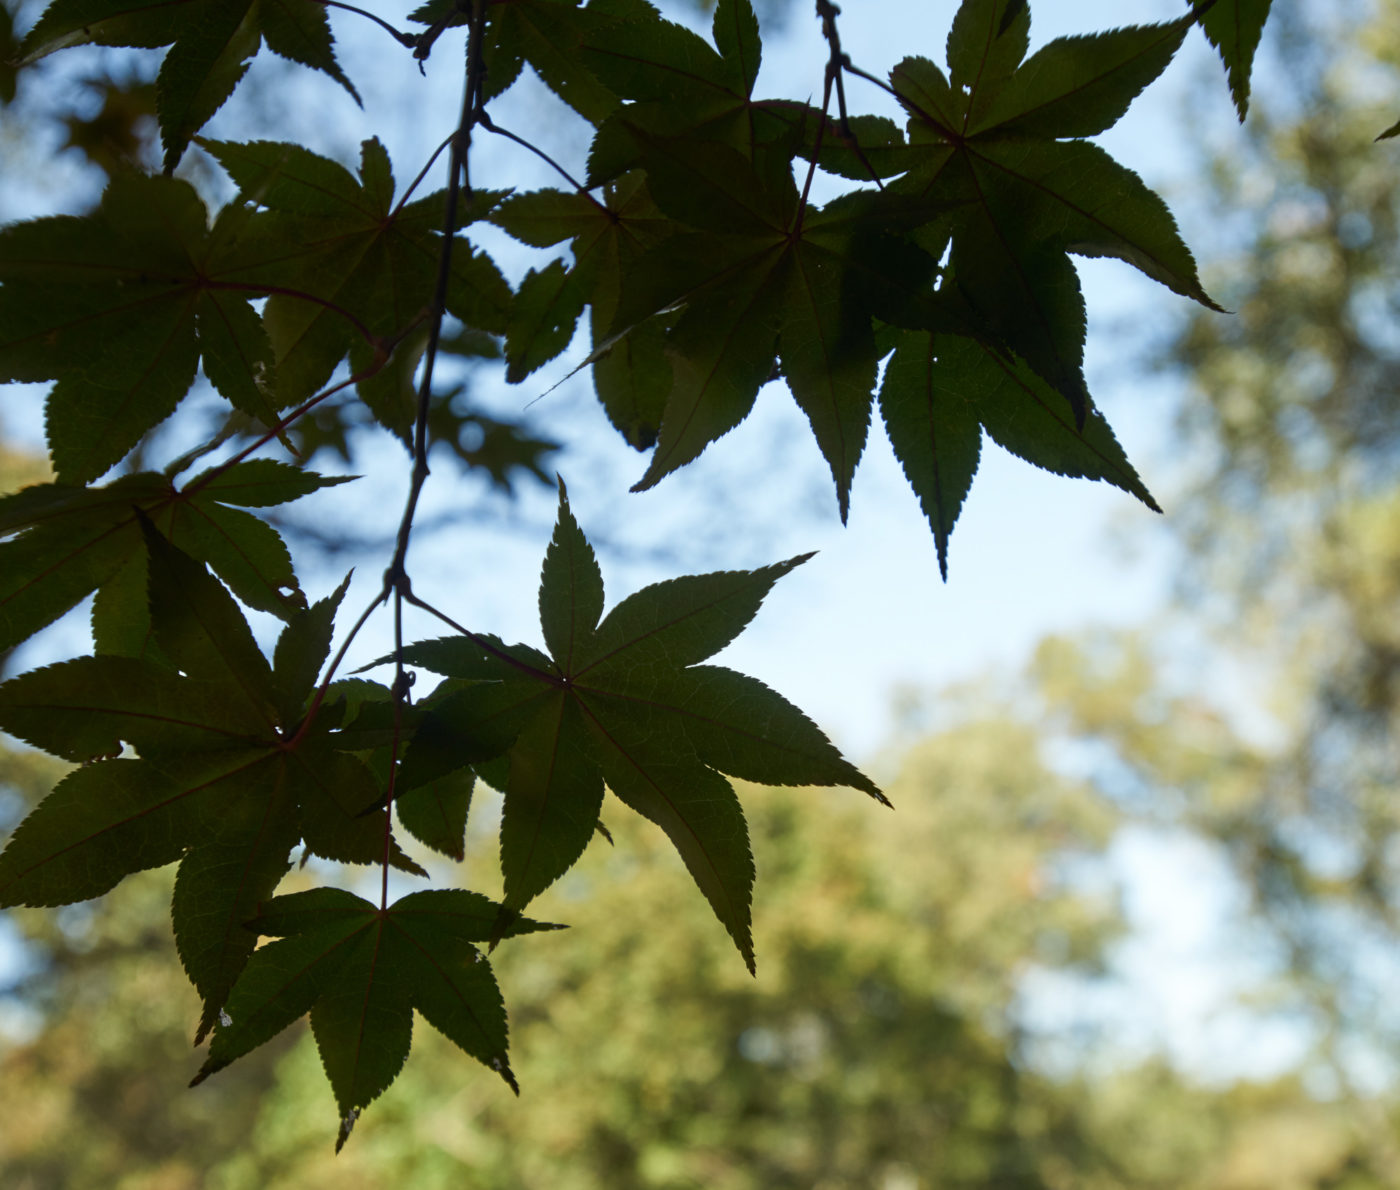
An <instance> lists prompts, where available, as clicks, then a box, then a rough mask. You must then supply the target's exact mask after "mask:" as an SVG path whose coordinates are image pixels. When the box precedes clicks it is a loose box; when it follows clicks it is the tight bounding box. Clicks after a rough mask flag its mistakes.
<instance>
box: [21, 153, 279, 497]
mask: <svg viewBox="0 0 1400 1190" xmlns="http://www.w3.org/2000/svg"><path fill="white" fill-rule="evenodd" d="M238 215H239V213H238V212H237V211H236V210H234V209H232V208H225V209H224V211H222V212H221V213H220V217H219V219H218V220H216V222H215V225H214V227H213V228H212V229H211V228H210V227H209V226H208V214H207V212H206V210H205V207H204V204H203V202H201V201H200V199H199V197H198V196H197V195H196V194H195V192H194V189H193V187H191V186H190V185H189V183H188V182H183V181H180V180H178V179H174V178H146V177H139V176H136V175H122V176H119V177H117V178H115V179H113V181H112V182H111V183H110V184H109V185H108V187H107V189H106V190H105V191H104V192H103V196H102V203H101V206H100V207H99V208H98V210H97V212H96V213H94V214H93V215H89V216H84V217H75V216H71V215H60V216H54V217H51V218H47V219H35V220H31V221H30V222H27V223H17V224H13V225H12V226H10V227H7V228H5V229H4V230H3V231H0V282H3V285H0V380H30V381H36V380H50V379H55V378H56V379H57V381H58V383H57V384H55V385H54V388H53V391H52V392H51V393H50V394H49V398H48V404H47V406H46V409H45V426H46V431H47V436H48V443H49V451H50V454H51V456H52V458H53V464H54V470H55V472H56V473H57V475H58V478H59V480H60V481H62V482H64V483H69V484H75V483H85V482H87V481H89V480H92V479H96V478H97V477H98V476H100V475H102V474H103V473H104V472H105V471H107V470H108V469H109V468H110V467H112V466H113V465H114V464H115V463H117V462H118V461H119V460H120V459H121V458H122V457H123V456H124V455H125V454H126V453H127V452H128V451H129V450H130V449H131V448H132V447H133V446H135V445H136V443H137V442H138V441H139V440H140V438H141V436H142V435H143V434H145V433H146V432H147V431H148V430H150V429H152V428H154V427H155V426H157V425H159V424H160V423H161V422H162V421H164V420H165V419H166V418H167V417H168V416H170V414H171V413H173V412H174V411H175V408H176V406H177V405H178V404H179V403H180V401H181V400H182V399H183V398H184V396H185V394H186V393H187V392H188V391H189V389H190V386H191V384H192V383H193V382H194V377H195V366H196V364H197V363H198V361H199V359H200V357H201V356H202V357H203V360H204V368H205V372H206V374H207V376H208V377H209V380H210V382H211V383H212V384H213V385H214V387H215V388H216V389H217V390H218V391H219V392H220V393H221V395H223V396H224V397H226V398H227V399H228V400H229V401H230V402H231V403H232V404H233V406H234V407H235V408H237V409H241V410H243V411H244V412H246V413H249V414H251V415H252V416H253V417H256V418H258V419H259V420H260V421H262V422H264V423H265V424H272V423H274V422H275V421H276V411H277V409H278V408H279V407H280V406H279V404H278V402H277V401H276V400H275V399H274V384H273V367H274V361H273V355H272V347H271V344H270V342H269V341H268V337H267V334H266V332H265V331H264V330H263V325H262V322H261V320H260V319H259V317H258V314H257V312H256V311H255V310H254V309H253V308H252V306H251V305H249V299H250V298H254V297H257V296H259V295H260V292H265V291H259V290H258V288H257V287H256V286H254V285H249V284H246V283H241V282H230V281H228V280H226V279H223V278H221V276H220V273H221V271H222V270H223V269H224V268H226V267H227V265H228V255H227V250H228V247H229V243H228V241H229V240H230V238H231V228H232V227H233V226H234V225H235V224H236V223H237V221H238Z"/></svg>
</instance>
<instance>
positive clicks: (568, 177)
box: [477, 112, 608, 212]
mask: <svg viewBox="0 0 1400 1190" xmlns="http://www.w3.org/2000/svg"><path fill="white" fill-rule="evenodd" d="M477 123H478V124H479V125H480V126H481V127H482V128H484V129H485V130H486V131H487V132H494V133H495V134H496V135H497V136H503V137H505V138H506V140H511V141H514V142H515V143H516V144H517V145H519V146H520V147H521V148H522V149H528V150H529V151H530V152H531V153H533V154H534V155H535V156H536V157H538V158H539V159H540V160H541V161H543V162H544V163H545V164H547V165H550V166H552V167H553V168H554V170H555V172H556V173H558V175H559V176H560V177H561V178H563V179H564V181H566V182H568V183H569V185H570V186H572V187H573V188H574V189H575V190H577V191H578V192H579V193H580V194H582V195H583V196H584V198H586V199H588V201H589V202H591V203H592V204H593V205H594V206H595V207H597V208H598V209H599V210H600V211H605V212H606V211H607V209H608V208H607V207H606V206H605V205H604V204H603V203H601V202H599V201H598V200H597V199H596V198H594V197H593V195H592V194H591V193H589V191H588V188H587V187H586V186H584V185H583V184H582V183H580V182H579V181H578V180H577V179H576V178H575V177H574V176H573V174H571V173H569V171H568V170H567V169H565V168H564V167H563V166H562V165H560V164H559V162H557V161H555V160H554V158H553V157H551V156H550V155H549V154H548V153H546V152H545V151H544V150H543V149H541V148H540V147H539V146H538V145H535V144H532V143H531V142H530V141H527V140H526V139H525V138H524V137H523V136H517V135H516V134H515V133H514V132H511V131H510V129H508V128H502V127H501V126H500V125H499V124H497V123H496V122H495V121H493V120H492V119H491V117H490V116H488V115H487V114H486V113H485V112H482V113H481V115H480V117H479V118H478V119H477Z"/></svg>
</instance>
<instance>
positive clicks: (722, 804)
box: [402, 484, 884, 967]
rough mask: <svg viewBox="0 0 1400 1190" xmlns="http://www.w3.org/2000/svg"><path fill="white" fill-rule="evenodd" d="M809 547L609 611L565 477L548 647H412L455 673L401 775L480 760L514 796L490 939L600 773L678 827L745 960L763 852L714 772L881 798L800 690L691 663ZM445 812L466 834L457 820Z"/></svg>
mask: <svg viewBox="0 0 1400 1190" xmlns="http://www.w3.org/2000/svg"><path fill="white" fill-rule="evenodd" d="M805 560H806V558H805V557H799V558H793V559H790V560H789V561H787V562H783V563H779V564H778V565H776V566H769V567H765V568H763V569H760V570H755V571H734V572H721V573H717V574H708V575H692V576H688V577H685V578H680V579H674V580H671V581H670V582H664V583H657V584H654V585H652V586H650V587H647V588H645V589H643V590H641V591H639V592H637V593H636V594H634V595H632V596H629V597H628V598H627V599H624V600H623V601H622V602H621V603H620V604H618V605H617V607H615V608H614V609H613V610H612V611H611V612H610V613H609V614H608V615H607V616H606V617H604V618H603V619H602V621H601V623H599V613H600V611H601V610H602V605H603V582H602V576H601V574H600V573H599V571H598V567H597V562H596V560H595V558H594V555H593V551H592V549H591V548H590V547H589V545H588V542H587V539H586V538H585V537H584V535H583V533H582V532H581V531H580V529H579V527H578V525H577V523H576V522H575V520H574V518H573V514H572V512H571V511H570V509H569V505H568V501H567V498H566V496H565V493H564V490H563V485H562V484H561V485H560V502H559V521H558V524H557V526H556V529H555V534H554V538H553V540H552V541H551V544H550V547H549V550H548V552H547V554H546V558H545V564H544V567H543V571H542V574H541V583H540V617H541V623H542V625H543V628H544V635H545V641H546V643H547V645H548V647H549V649H550V653H551V655H552V662H551V660H550V659H549V658H544V657H541V656H539V655H538V654H535V653H533V651H532V650H531V651H525V650H522V649H521V648H520V646H515V647H513V648H508V647H506V646H502V645H500V644H499V642H496V641H495V640H494V638H487V637H482V636H462V637H457V638H446V639H443V640H438V641H426V642H421V643H419V644H417V645H412V646H410V647H409V648H408V649H407V650H405V652H406V655H407V660H409V661H410V662H411V663H412V664H417V665H423V666H425V667H427V668H431V669H434V670H436V671H437V672H439V673H443V674H446V675H448V676H449V678H450V679H451V683H444V687H443V688H442V690H443V693H442V694H441V695H440V694H439V693H438V692H434V694H433V695H431V696H430V698H429V699H428V704H429V710H428V712H427V714H426V715H425V717H424V719H423V721H422V723H421V725H420V727H419V729H418V732H417V733H416V735H415V737H414V739H413V742H412V744H411V745H410V747H409V749H408V753H407V755H406V756H405V759H404V764H403V768H402V775H403V778H404V781H405V784H406V786H407V787H408V788H409V789H413V788H415V787H422V786H426V785H428V784H429V783H430V782H434V781H438V780H441V779H443V777H444V775H445V774H450V773H452V772H454V771H456V770H459V769H461V768H464V767H465V766H466V765H472V766H473V767H474V768H475V769H476V771H477V774H478V775H479V776H481V777H482V779H483V780H486V781H488V782H489V783H490V784H492V785H494V786H496V787H497V788H499V789H501V790H502V792H503V793H504V795H505V806H504V811H503V818H502V825H501V867H502V871H503V873H504V876H505V909H504V910H503V911H502V913H501V915H500V917H499V919H498V921H497V923H496V926H495V927H494V929H493V937H494V936H495V934H496V933H497V932H498V931H501V930H504V929H505V927H506V926H508V925H509V924H510V922H511V921H512V920H513V919H512V912H513V911H517V910H519V909H520V908H522V907H523V906H524V905H525V904H526V903H527V902H528V901H529V900H530V899H531V898H533V897H534V896H536V895H538V894H539V893H540V892H542V891H543V890H544V889H545V888H547V887H548V886H549V885H550V884H552V883H553V882H554V881H555V880H556V879H558V877H559V876H560V875H562V874H563V872H565V871H566V870H567V869H568V868H569V867H570V866H572V864H573V863H574V862H575V860H576V859H577V858H578V856H579V855H580V854H581V853H582V852H583V850H584V849H585V848H586V847H587V845H588V843H589V841H590V840H591V839H592V837H593V835H594V834H595V833H596V832H597V830H598V815H599V810H600V806H601V801H602V796H603V784H604V782H606V783H607V785H608V787H609V788H611V789H612V790H613V792H614V793H615V794H617V796H618V797H620V798H621V799H622V800H623V801H625V802H627V803H628V804H629V805H631V806H633V808H635V809H637V810H638V811H639V812H640V813H642V814H643V815H645V816H646V817H648V818H651V819H652V820H653V821H655V822H657V823H658V824H659V825H661V827H662V828H663V829H664V830H665V831H666V832H667V833H668V835H670V837H671V839H672V841H673V842H674V844H675V846H676V848H677V850H678V851H679V852H680V854H681V856H682V857H683V859H684V860H685V862H686V865H687V867H688V868H689V869H690V871H691V874H692V876H693V877H694V879H695V880H696V882H697V884H698V885H699V886H700V888H701V890H702V891H703V892H704V894H705V896H706V897H707V898H708V899H709V901H710V903H711V905H712V906H713V907H714V909H715V912H716V914H717V915H718V916H719V918H720V920H721V921H722V922H723V923H724V925H725V927H726V929H728V930H729V932H730V934H731V936H732V937H733V938H734V941H735V943H736V945H737V946H738V947H739V949H740V951H741V953H742V954H743V955H744V959H745V962H746V963H748V964H749V965H750V967H752V964H753V945H752V938H751V930H750V921H749V913H750V911H749V906H750V899H751V888H752V884H753V859H752V856H751V855H750V854H749V848H748V835H747V828H746V827H745V825H744V818H743V813H742V811H741V810H740V808H739V803H738V800H737V798H736V797H735V795H734V791H733V790H732V789H731V788H730V786H729V783H728V782H727V781H726V780H725V778H724V777H723V776H721V775H720V774H721V772H729V773H732V774H734V775H736V776H741V777H745V778H748V779H752V780H760V781H767V782H770V783H774V784H797V785H805V784H846V785H851V786H854V787H856V788H859V789H862V790H864V791H865V792H867V793H869V794H870V795H871V796H872V797H875V798H877V799H879V800H881V801H883V800H884V799H883V796H882V795H881V794H880V792H879V789H878V788H877V787H876V786H875V785H874V784H873V783H872V782H871V781H870V780H869V779H868V778H867V777H865V776H864V775H863V774H861V773H860V772H859V771H858V770H857V769H855V768H854V767H853V766H852V765H850V764H848V763H847V762H846V761H845V760H843V759H842V757H841V755H840V753H839V752H838V751H837V750H836V749H835V748H834V747H833V746H832V745H831V743H830V741H828V740H827V738H826V737H825V736H824V735H823V734H822V733H821V732H820V731H819V730H818V729H817V727H816V726H815V725H814V724H813V723H812V722H811V721H810V720H809V719H807V718H806V716H804V715H803V714H802V712H801V711H799V710H798V709H797V708H796V707H794V706H793V705H792V704H791V703H789V702H787V701H786V700H785V699H783V698H782V697H780V696H779V695H777V694H775V693H774V692H773V691H771V690H769V689H768V688H767V687H765V686H763V685H762V684H761V683H759V682H756V681H754V680H753V679H751V678H746V677H744V676H743V675H742V674H737V673H734V672H732V671H730V670H727V669H718V668H714V667H708V666H696V665H695V663H696V662H699V661H703V660H704V659H705V658H706V657H709V656H710V655H711V654H712V653H715V652H717V651H718V650H720V649H722V648H724V646H725V645H727V644H728V643H729V642H730V641H731V640H733V639H734V637H735V636H737V635H738V633H739V632H740V631H741V630H742V629H743V628H744V626H745V625H746V624H747V623H748V622H749V621H750V620H751V619H752V618H753V616H754V614H755V612H756V611H757V610H758V607H759V604H760V603H762V601H763V598H764V596H765V595H766V594H767V593H768V591H769V590H770V589H771V587H772V585H773V583H774V582H775V581H776V580H777V579H778V578H779V577H781V576H782V575H783V574H786V573H787V572H788V571H789V570H791V569H792V568H793V567H794V566H796V565H798V564H799V563H801V562H803V561H805ZM463 682H465V683H467V684H465V685H461V686H455V687H454V686H453V685H452V683H463ZM503 747H508V748H509V752H508V753H507V754H506V756H505V757H504V758H502V757H501V756H500V752H501V751H502V749H503ZM447 821H449V822H450V824H451V831H452V836H450V837H451V841H452V842H453V844H454V846H455V843H456V832H457V831H458V830H459V829H460V828H459V827H458V826H457V822H458V820H457V819H456V818H455V817H452V818H450V819H447ZM441 833H442V835H443V837H445V838H446V837H449V836H448V834H447V832H446V831H445V830H444V831H442V832H441Z"/></svg>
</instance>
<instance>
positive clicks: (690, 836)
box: [590, 721, 755, 972]
mask: <svg viewBox="0 0 1400 1190" xmlns="http://www.w3.org/2000/svg"><path fill="white" fill-rule="evenodd" d="M590 726H592V727H593V734H594V737H595V741H596V742H595V747H596V748H597V751H598V754H599V758H600V763H601V765H602V770H603V775H604V778H605V780H606V781H607V783H608V788H609V789H611V790H612V791H613V793H615V794H616V795H617V796H618V797H619V798H620V799H621V800H622V801H623V802H625V803H626V804H627V805H629V806H631V807H632V809H634V810H635V811H636V812H637V813H638V814H640V815H642V816H643V817H644V818H649V819H650V820H651V821H652V822H654V823H656V825H657V826H659V827H661V829H662V830H664V831H665V832H666V835H667V837H668V838H669V839H670V840H671V842H672V844H673V845H674V846H675V848H676V851H677V852H678V853H679V854H680V857H681V859H682V860H684V861H685V866H686V868H687V869H688V870H689V871H690V874H691V877H692V878H693V879H694V880H695V883H696V885H697V886H698V887H699V889H700V891H701V892H702V893H704V895H705V899H706V900H707V901H709V902H710V907H711V908H712V909H713V910H714V911H715V916H716V917H718V918H719V920H720V922H721V924H722V925H723V926H724V928H725V929H726V930H728V931H729V935H730V937H731V938H733V939H734V945H735V946H737V947H738V948H739V953H740V954H741V955H743V957H744V963H745V964H746V965H747V966H748V968H749V971H750V972H753V971H754V970H755V967H754V950H753V930H752V912H751V906H752V901H753V881H754V865H753V853H752V852H751V851H750V850H749V832H748V825H747V824H746V822H745V821H744V811H743V809H742V808H741V807H740V805H739V799H738V798H737V797H736V796H735V794H734V790H733V788H732V787H731V786H730V784H729V782H728V781H726V780H725V779H724V778H723V777H722V776H720V775H719V774H718V773H717V772H715V771H714V770H713V769H710V768H707V767H705V765H703V764H701V763H700V762H699V761H698V760H696V759H694V757H693V756H687V754H686V751H687V750H686V748H685V746H684V739H683V738H681V739H677V738H674V737H673V738H671V739H664V738H662V739H658V738H656V737H655V736H647V735H641V734H635V735H634V734H631V733H625V732H623V733H619V732H618V730H617V725H615V724H605V723H603V722H601V721H595V722H594V723H593V724H591V725H590Z"/></svg>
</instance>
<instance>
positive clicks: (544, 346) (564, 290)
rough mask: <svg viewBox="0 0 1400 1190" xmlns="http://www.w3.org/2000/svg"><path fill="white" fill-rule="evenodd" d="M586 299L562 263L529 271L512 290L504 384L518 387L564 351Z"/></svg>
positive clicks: (575, 278)
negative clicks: (513, 291) (513, 294)
mask: <svg viewBox="0 0 1400 1190" xmlns="http://www.w3.org/2000/svg"><path fill="white" fill-rule="evenodd" d="M587 300H588V295H587V293H586V291H585V290H584V289H583V287H582V286H581V285H579V283H578V279H577V277H576V276H575V274H574V273H573V272H572V271H571V270H570V269H569V268H568V267H567V266H566V265H565V264H564V262H563V261H562V260H556V261H554V262H553V263H551V264H549V265H548V266H546V267H545V268H543V269H541V270H539V271H538V272H536V271H535V270H534V269H531V270H530V271H529V272H528V273H526V274H525V277H524V279H523V280H522V281H521V282H520V288H519V289H517V290H516V293H515V301H514V302H513V303H512V305H511V310H510V318H509V320H508V321H507V323H506V380H507V381H508V382H509V383H511V384H519V383H520V382H521V381H522V380H524V379H525V377H526V376H528V375H529V374H530V373H531V372H533V371H534V370H535V369H536V368H538V367H540V366H541V365H542V364H546V363H548V362H549V361H550V360H552V359H553V358H554V357H555V356H556V355H558V354H559V353H560V352H561V351H563V350H564V348H566V347H567V346H568V345H569V343H570V341H571V340H572V339H573V337H574V330H575V328H576V327H577V326H578V320H579V315H580V314H582V313H583V307H584V304H585V303H586V302H587Z"/></svg>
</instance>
